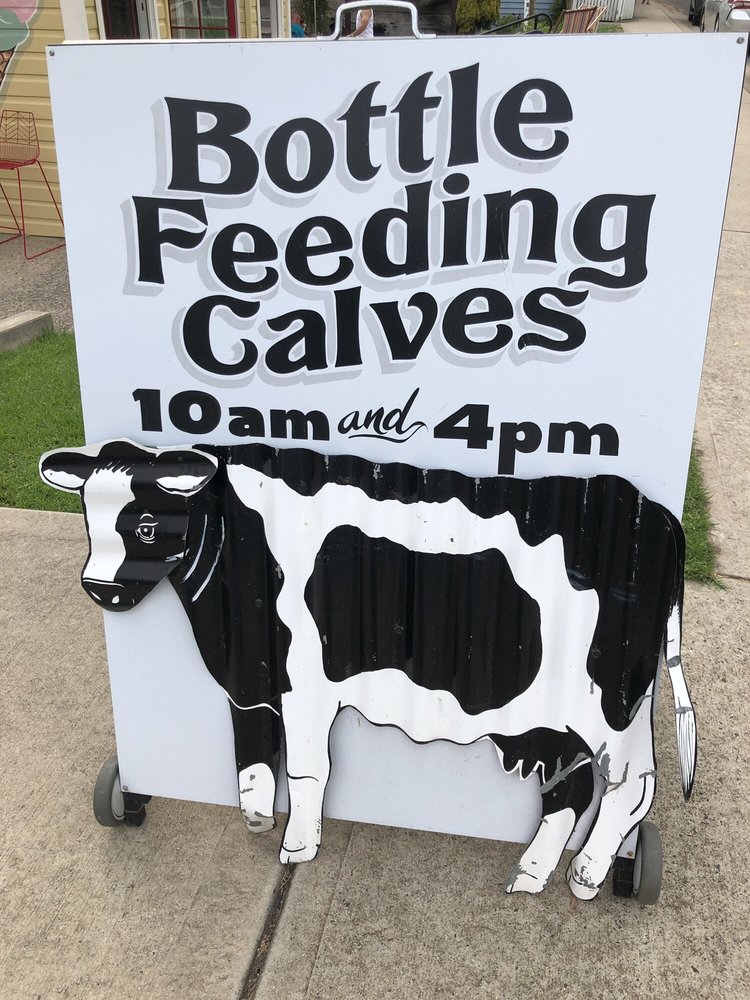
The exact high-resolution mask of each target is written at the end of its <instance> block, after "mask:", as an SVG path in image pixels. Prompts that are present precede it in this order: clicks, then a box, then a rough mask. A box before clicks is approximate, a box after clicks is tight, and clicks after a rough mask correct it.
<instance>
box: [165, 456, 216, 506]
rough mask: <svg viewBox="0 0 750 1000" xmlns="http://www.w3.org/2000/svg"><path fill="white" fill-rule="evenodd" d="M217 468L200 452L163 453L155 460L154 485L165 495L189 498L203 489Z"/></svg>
mask: <svg viewBox="0 0 750 1000" xmlns="http://www.w3.org/2000/svg"><path fill="white" fill-rule="evenodd" d="M218 467H219V461H218V459H216V458H214V457H213V455H204V454H203V453H202V452H200V451H163V452H161V453H160V454H159V455H158V457H157V459H156V485H157V486H158V487H159V488H160V489H162V490H164V492H165V493H177V494H179V495H180V496H185V497H189V496H191V495H192V494H193V493H197V492H198V490H200V489H203V487H204V486H205V485H206V483H207V482H208V481H209V479H211V477H212V476H213V474H214V473H215V472H216V470H217V469H218Z"/></svg>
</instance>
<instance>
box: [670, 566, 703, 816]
mask: <svg viewBox="0 0 750 1000" xmlns="http://www.w3.org/2000/svg"><path fill="white" fill-rule="evenodd" d="M683 590H684V585H683V583H682V574H681V573H680V583H679V585H678V587H677V588H676V593H675V595H674V600H673V603H672V607H671V609H670V612H669V619H668V621H667V632H666V636H665V642H664V659H665V660H666V662H667V669H668V671H669V680H670V683H671V685H672V696H673V698H674V711H675V725H676V727H677V752H678V755H679V759H680V776H681V778H682V794H683V795H684V796H685V801H687V800H688V799H689V798H690V795H691V793H692V791H693V782H694V781H695V768H696V763H697V758H698V731H697V728H696V722H695V709H694V708H693V703H692V701H691V700H690V692H689V691H688V686H687V683H686V681H685V674H684V673H683V670H682V658H681V656H680V646H681V641H682V595H683Z"/></svg>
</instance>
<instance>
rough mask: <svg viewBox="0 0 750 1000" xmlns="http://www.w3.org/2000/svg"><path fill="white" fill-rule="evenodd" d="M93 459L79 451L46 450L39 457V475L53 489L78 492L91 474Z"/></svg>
mask: <svg viewBox="0 0 750 1000" xmlns="http://www.w3.org/2000/svg"><path fill="white" fill-rule="evenodd" d="M93 468H94V459H93V458H92V456H91V455H86V454H83V452H81V451H72V450H68V451H48V452H46V453H45V454H44V455H42V457H41V458H40V459H39V475H40V476H41V477H42V479H43V480H44V481H45V483H48V484H49V485H50V486H54V487H55V489H58V490H65V492H66V493H78V492H79V491H80V490H81V488H82V486H83V484H84V483H85V482H86V480H87V479H88V478H89V476H90V475H91V473H92V471H93Z"/></svg>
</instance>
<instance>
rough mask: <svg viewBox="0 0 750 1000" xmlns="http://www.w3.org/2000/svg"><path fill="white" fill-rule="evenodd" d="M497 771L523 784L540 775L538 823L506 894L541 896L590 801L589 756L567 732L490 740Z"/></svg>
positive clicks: (591, 767) (571, 734)
mask: <svg viewBox="0 0 750 1000" xmlns="http://www.w3.org/2000/svg"><path fill="white" fill-rule="evenodd" d="M492 739H493V741H494V742H495V744H496V746H497V748H498V751H499V756H500V758H501V763H502V765H503V768H504V769H505V770H507V771H513V770H516V769H518V770H520V773H521V777H522V778H524V779H525V778H527V777H529V775H530V774H532V773H533V772H537V773H538V774H539V775H540V780H541V793H542V819H541V822H540V824H539V828H538V830H537V832H536V834H535V835H534V838H533V839H532V841H531V843H530V844H529V846H528V847H527V848H526V850H525V851H524V854H523V856H522V857H521V860H520V861H519V863H518V865H517V866H516V867H515V868H514V870H513V871H512V872H511V873H510V875H509V877H508V879H507V881H506V884H505V891H506V892H530V893H537V892H541V891H542V890H543V889H544V888H545V887H546V886H547V884H548V883H549V880H550V878H551V877H552V874H553V872H554V871H555V868H556V867H557V865H558V863H559V861H560V858H561V856H562V853H563V851H564V850H565V845H566V844H567V842H568V840H569V839H570V836H571V834H572V833H573V830H574V829H575V825H576V823H577V822H578V820H579V819H580V818H581V816H582V815H583V814H584V813H585V812H586V810H587V809H588V808H589V806H590V805H591V802H592V800H593V797H594V769H593V765H592V754H591V751H590V750H589V748H588V747H587V746H586V744H585V743H584V742H583V741H582V740H581V739H580V738H579V737H578V736H577V735H576V734H575V733H572V732H571V731H570V730H568V732H567V733H559V732H555V731H552V730H544V729H539V730H533V731H532V732H530V733H527V734H524V736H521V737H511V738H508V737H506V738H504V737H494V736H493V737H492Z"/></svg>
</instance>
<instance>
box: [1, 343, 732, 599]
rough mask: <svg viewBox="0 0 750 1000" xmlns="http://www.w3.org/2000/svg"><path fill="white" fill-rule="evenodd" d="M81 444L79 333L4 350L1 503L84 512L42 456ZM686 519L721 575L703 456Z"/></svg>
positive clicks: (704, 568) (706, 578)
mask: <svg viewBox="0 0 750 1000" xmlns="http://www.w3.org/2000/svg"><path fill="white" fill-rule="evenodd" d="M81 444H83V421H82V419H81V400H80V395H79V390H78V369H77V367H76V354H75V341H74V339H73V337H72V336H71V335H70V334H69V333H49V334H45V335H44V336H43V337H42V338H41V339H39V340H37V341H35V342H34V343H32V344H28V345H27V346H26V347H21V348H18V349H17V350H15V351H5V352H0V506H2V507H23V508H26V509H30V510H67V511H76V512H80V510H81V504H80V501H79V499H78V497H77V495H75V494H72V493H61V492H60V491H59V490H55V489H52V488H51V487H49V486H46V485H45V484H44V483H43V482H42V481H41V479H40V478H39V473H38V471H37V468H38V462H39V456H40V455H41V454H42V453H43V452H45V451H49V450H51V449H52V448H65V447H74V446H76V445H81ZM682 523H683V526H684V528H685V535H686V538H687V566H686V569H685V576H686V578H687V579H688V580H696V581H698V582H700V583H713V584H717V583H719V581H718V579H717V576H716V553H715V550H714V546H713V544H712V542H711V535H710V532H711V522H710V519H709V516H708V497H707V495H706V491H705V488H704V486H703V481H702V478H701V474H700V466H699V463H698V457H697V455H696V453H695V451H694V452H693V454H692V455H691V458H690V471H689V474H688V484H687V492H686V496H685V510H684V513H683V516H682Z"/></svg>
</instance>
